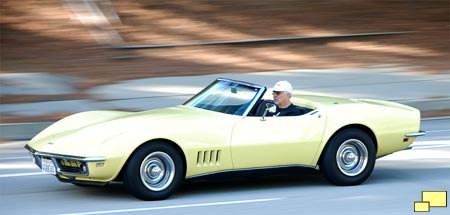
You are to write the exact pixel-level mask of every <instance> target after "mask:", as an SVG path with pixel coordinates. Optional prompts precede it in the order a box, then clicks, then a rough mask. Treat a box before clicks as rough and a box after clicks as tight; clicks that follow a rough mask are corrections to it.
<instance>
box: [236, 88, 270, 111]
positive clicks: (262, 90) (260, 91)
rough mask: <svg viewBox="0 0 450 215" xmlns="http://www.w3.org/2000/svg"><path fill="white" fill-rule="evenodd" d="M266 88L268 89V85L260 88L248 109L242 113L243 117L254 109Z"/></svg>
mask: <svg viewBox="0 0 450 215" xmlns="http://www.w3.org/2000/svg"><path fill="white" fill-rule="evenodd" d="M266 90H267V89H266V87H263V88H259V90H258V93H256V95H255V97H254V98H253V101H252V102H251V103H250V105H249V106H248V107H247V110H245V112H244V114H242V116H243V117H246V116H247V115H248V114H249V113H250V111H251V110H252V109H253V107H254V106H255V105H256V103H257V102H258V101H259V100H260V99H261V98H262V96H263V95H264V93H265V92H266Z"/></svg>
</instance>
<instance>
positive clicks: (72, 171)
mask: <svg viewBox="0 0 450 215" xmlns="http://www.w3.org/2000/svg"><path fill="white" fill-rule="evenodd" d="M25 148H26V149H27V150H28V151H30V153H31V157H32V158H33V162H34V163H35V164H36V165H37V166H38V167H39V168H40V169H42V160H43V159H48V160H51V162H52V163H53V165H54V167H55V174H56V175H65V176H89V166H90V164H91V163H97V164H98V163H104V162H105V161H106V158H105V157H74V156H66V155H57V154H49V153H42V152H38V151H36V150H34V149H33V148H31V147H30V146H28V145H25Z"/></svg>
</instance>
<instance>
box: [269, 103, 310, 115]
mask: <svg viewBox="0 0 450 215" xmlns="http://www.w3.org/2000/svg"><path fill="white" fill-rule="evenodd" d="M309 111H311V109H309V108H302V107H299V106H296V105H294V104H292V103H291V105H289V106H288V107H287V108H278V107H277V111H276V112H275V113H273V114H271V115H272V116H300V115H303V114H305V113H307V112H309Z"/></svg>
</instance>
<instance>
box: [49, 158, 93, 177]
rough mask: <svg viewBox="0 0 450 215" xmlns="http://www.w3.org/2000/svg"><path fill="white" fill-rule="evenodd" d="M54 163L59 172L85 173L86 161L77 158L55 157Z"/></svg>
mask: <svg viewBox="0 0 450 215" xmlns="http://www.w3.org/2000/svg"><path fill="white" fill-rule="evenodd" d="M56 163H57V165H58V167H59V170H60V171H61V172H67V173H77V174H86V173H87V168H86V163H85V162H82V161H78V160H68V159H59V158H57V159H56Z"/></svg>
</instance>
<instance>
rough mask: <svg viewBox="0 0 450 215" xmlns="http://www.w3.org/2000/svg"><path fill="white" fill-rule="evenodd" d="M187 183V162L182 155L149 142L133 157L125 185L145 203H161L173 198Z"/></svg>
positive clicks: (127, 170) (128, 166)
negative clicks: (151, 201)
mask: <svg viewBox="0 0 450 215" xmlns="http://www.w3.org/2000/svg"><path fill="white" fill-rule="evenodd" d="M182 181H183V162H182V160H181V157H180V155H179V154H178V152H177V151H176V150H175V149H174V148H173V147H171V146H170V145H168V144H165V143H162V142H154V143H148V144H146V145H144V146H142V147H140V148H139V149H138V151H136V153H134V154H133V156H131V158H130V160H129V162H128V165H127V167H126V169H125V172H124V184H125V186H126V188H127V190H128V192H130V193H131V194H132V195H134V196H136V197H137V198H140V199H142V200H160V199H165V198H167V197H169V196H170V195H172V194H173V193H174V192H175V191H176V190H177V189H178V187H179V186H180V185H181V183H182Z"/></svg>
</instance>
